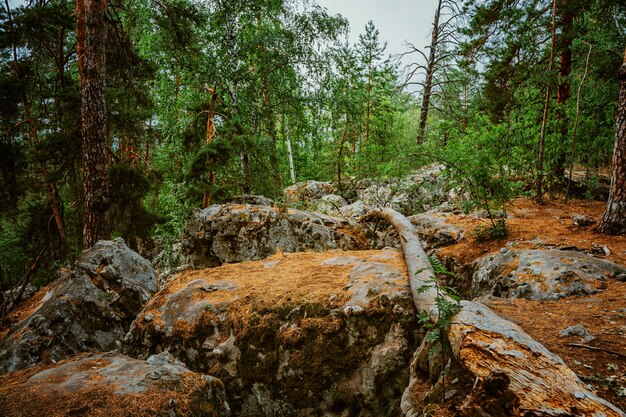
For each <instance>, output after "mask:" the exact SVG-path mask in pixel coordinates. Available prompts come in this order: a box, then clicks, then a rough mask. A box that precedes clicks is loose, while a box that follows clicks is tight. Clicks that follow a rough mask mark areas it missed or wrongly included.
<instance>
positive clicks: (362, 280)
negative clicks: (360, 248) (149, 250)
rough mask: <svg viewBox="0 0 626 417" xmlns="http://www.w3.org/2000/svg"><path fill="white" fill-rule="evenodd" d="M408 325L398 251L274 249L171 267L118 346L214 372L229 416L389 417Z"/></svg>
mask: <svg viewBox="0 0 626 417" xmlns="http://www.w3.org/2000/svg"><path fill="white" fill-rule="evenodd" d="M269 262H271V264H272V267H271V268H266V264H267V263H269ZM206 285H211V286H214V287H216V288H219V289H218V290H217V291H213V292H206V291H203V290H202V288H203V287H204V286H206ZM207 306H210V308H207ZM344 312H345V314H344ZM147 314H153V315H154V320H153V321H151V322H146V321H145V320H143V319H142V318H143V317H145V316H146V315H147ZM157 326H158V328H157ZM418 332H419V327H418V323H417V318H416V315H415V313H414V309H413V305H412V298H411V294H410V289H409V286H408V279H407V277H406V272H405V266H404V261H403V258H402V255H401V253H400V252H399V251H397V250H393V249H388V250H384V251H367V252H340V251H335V252H326V253H313V252H309V253H281V254H276V255H274V256H273V257H271V258H270V259H269V260H265V261H254V262H246V263H243V264H227V265H224V266H221V267H218V268H211V269H206V270H202V271H194V272H188V273H183V274H181V275H180V276H178V277H177V278H176V279H175V280H173V281H172V282H171V283H170V284H169V285H168V286H167V287H166V288H165V289H163V290H162V291H160V292H159V293H158V294H157V295H156V296H155V297H154V298H153V299H152V300H151V301H150V302H149V303H148V305H147V306H146V308H145V309H144V311H143V312H142V313H140V314H139V316H138V318H137V320H136V321H135V322H134V324H133V326H132V328H131V330H130V331H129V333H128V335H127V338H126V340H125V344H124V345H125V347H124V349H125V352H126V353H128V354H131V355H133V356H139V357H147V356H149V355H151V354H153V353H155V352H158V351H161V350H167V351H169V352H171V353H172V355H174V356H175V357H177V358H179V359H180V360H182V361H184V362H185V363H186V364H187V365H188V366H189V368H190V369H192V370H193V371H195V372H201V373H209V374H211V375H214V376H216V377H217V378H219V379H220V380H222V381H223V382H224V384H225V387H226V393H227V395H228V402H229V404H230V405H231V407H232V409H233V414H234V415H237V416H242V417H252V416H255V417H256V416H267V415H274V416H305V415H306V416H308V415H311V416H312V415H327V416H333V415H336V416H339V415H361V416H397V415H400V409H399V407H400V394H401V393H402V390H403V389H404V387H405V386H406V384H407V383H408V372H409V366H408V365H409V360H410V357H411V354H412V352H413V350H414V349H415V347H416V346H415V345H416V343H418V342H417V341H418V340H419V338H420V336H419V335H418ZM350 410H353V411H350ZM354 410H367V411H363V413H361V412H356V411H354ZM355 413H356V414H355Z"/></svg>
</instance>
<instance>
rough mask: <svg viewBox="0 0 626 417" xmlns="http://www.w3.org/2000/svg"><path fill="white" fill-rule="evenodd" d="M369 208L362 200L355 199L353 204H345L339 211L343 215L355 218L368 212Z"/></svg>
mask: <svg viewBox="0 0 626 417" xmlns="http://www.w3.org/2000/svg"><path fill="white" fill-rule="evenodd" d="M367 210H368V208H367V207H366V206H365V204H364V203H363V202H362V201H360V200H359V201H355V202H354V203H352V204H348V205H347V206H343V207H341V208H340V209H339V212H340V213H341V215H342V216H344V217H347V218H351V219H355V218H357V217H360V216H363V215H364V214H365V213H367Z"/></svg>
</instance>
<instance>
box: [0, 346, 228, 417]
mask: <svg viewBox="0 0 626 417" xmlns="http://www.w3.org/2000/svg"><path fill="white" fill-rule="evenodd" d="M0 410H2V415H6V416H46V417H57V416H58V417H61V416H68V415H72V416H103V415H107V416H145V415H151V416H163V417H166V416H183V415H184V416H197V417H200V416H220V417H228V416H230V415H231V413H230V408H229V406H228V403H227V402H226V401H225V394H224V386H223V384H222V383H221V381H219V380H218V379H217V378H214V377H211V376H206V375H200V374H196V373H192V372H190V371H189V369H187V368H186V367H185V366H184V364H183V363H181V362H178V361H176V360H175V359H174V358H173V357H172V356H171V355H170V354H168V353H166V352H164V353H161V354H159V355H153V356H150V357H149V358H148V359H147V360H145V361H143V360H138V359H131V358H129V357H127V356H124V355H122V354H120V353H100V354H91V355H79V356H76V357H73V358H72V359H70V360H67V361H63V362H62V363H58V364H56V365H54V366H53V367H50V368H43V369H29V370H26V371H21V372H16V373H13V374H11V375H6V376H4V377H2V378H0Z"/></svg>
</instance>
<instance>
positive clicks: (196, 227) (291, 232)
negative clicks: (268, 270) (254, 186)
mask: <svg viewBox="0 0 626 417" xmlns="http://www.w3.org/2000/svg"><path fill="white" fill-rule="evenodd" d="M364 245H366V244H365V243H364V242H363V240H362V238H361V234H360V232H359V231H358V230H354V229H353V227H352V226H350V224H349V222H348V221H347V220H342V219H337V218H334V217H330V216H325V215H322V214H318V213H313V212H308V211H301V210H292V209H289V210H286V211H281V210H279V209H277V208H273V207H267V206H254V205H249V204H242V205H213V206H210V207H208V208H206V209H204V210H197V211H195V212H194V213H193V217H192V220H191V222H190V223H189V224H188V225H187V227H186V228H185V230H184V232H183V236H182V249H183V252H184V253H185V254H187V255H188V256H189V257H190V259H191V262H192V265H193V266H194V267H202V266H204V267H206V266H216V265H221V264H223V263H231V262H242V261H247V260H251V259H262V258H266V257H268V256H270V255H272V254H274V253H276V252H278V251H283V252H301V251H315V252H322V251H326V250H332V249H344V250H354V249H362V248H363V246H364Z"/></svg>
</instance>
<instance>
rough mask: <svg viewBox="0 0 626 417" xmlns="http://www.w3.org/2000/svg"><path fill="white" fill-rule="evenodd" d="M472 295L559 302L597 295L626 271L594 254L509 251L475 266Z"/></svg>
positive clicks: (479, 261)
mask: <svg viewBox="0 0 626 417" xmlns="http://www.w3.org/2000/svg"><path fill="white" fill-rule="evenodd" d="M474 268H475V269H474V271H475V272H474V274H473V276H472V295H473V296H474V297H481V296H485V295H495V296H498V297H505V298H524V299H528V300H556V299H559V298H563V297H567V296H573V295H587V294H594V293H596V292H598V291H602V290H603V289H605V288H606V280H608V279H611V278H614V277H616V276H617V275H619V274H623V273H626V268H624V267H622V266H620V265H617V264H614V263H612V262H609V261H606V260H603V259H598V258H595V257H593V256H591V255H588V254H585V253H581V252H574V251H560V250H519V251H516V250H508V251H505V252H504V253H502V252H500V253H498V254H496V255H493V254H492V255H489V256H487V257H485V258H482V259H479V260H477V261H476V262H475V264H474Z"/></svg>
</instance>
